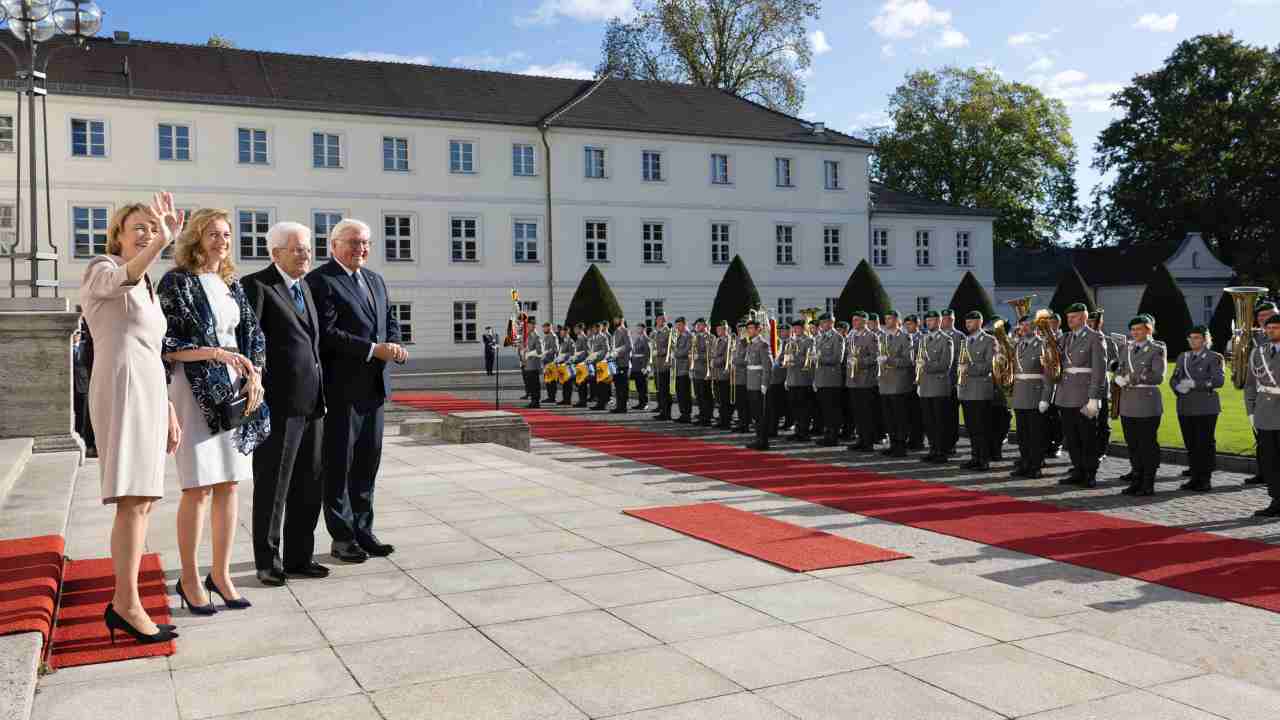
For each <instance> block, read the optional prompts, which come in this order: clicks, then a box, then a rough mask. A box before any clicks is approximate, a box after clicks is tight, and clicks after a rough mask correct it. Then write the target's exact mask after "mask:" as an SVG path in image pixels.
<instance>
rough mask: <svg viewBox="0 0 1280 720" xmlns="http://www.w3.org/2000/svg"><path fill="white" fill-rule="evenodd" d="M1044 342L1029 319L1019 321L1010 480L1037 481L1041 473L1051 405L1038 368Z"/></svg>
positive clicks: (1048, 387) (1046, 382)
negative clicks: (1014, 449) (1014, 440)
mask: <svg viewBox="0 0 1280 720" xmlns="http://www.w3.org/2000/svg"><path fill="white" fill-rule="evenodd" d="M1043 352H1044V339H1043V338H1041V337H1039V336H1038V335H1036V333H1035V332H1034V330H1033V329H1032V327H1031V316H1030V315H1023V316H1022V317H1020V318H1018V339H1017V342H1015V343H1014V345H1013V411H1014V413H1016V414H1017V416H1018V462H1017V463H1015V464H1014V466H1013V472H1011V473H1010V474H1009V477H1015V478H1018V477H1024V478H1039V477H1043V476H1044V473H1043V469H1044V447H1045V444H1044V424H1045V415H1046V414H1047V413H1048V411H1049V405H1050V404H1051V403H1052V402H1053V383H1051V382H1049V379H1048V378H1047V377H1046V376H1045V372H1044V366H1043V365H1041V364H1040V357H1041V353H1043Z"/></svg>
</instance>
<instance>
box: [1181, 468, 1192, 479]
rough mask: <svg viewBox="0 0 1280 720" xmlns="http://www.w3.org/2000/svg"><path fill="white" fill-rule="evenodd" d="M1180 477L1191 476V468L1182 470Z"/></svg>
mask: <svg viewBox="0 0 1280 720" xmlns="http://www.w3.org/2000/svg"><path fill="white" fill-rule="evenodd" d="M1182 477H1191V468H1187V469H1186V470H1183V471H1182Z"/></svg>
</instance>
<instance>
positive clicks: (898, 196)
mask: <svg viewBox="0 0 1280 720" xmlns="http://www.w3.org/2000/svg"><path fill="white" fill-rule="evenodd" d="M871 213H872V214H873V215H874V214H889V215H966V216H970V217H996V216H998V215H999V214H1000V211H999V210H990V209H987V208H971V207H964V206H962V205H950V204H947V203H944V202H940V201H938V200H930V199H928V198H924V197H920V196H919V195H912V194H910V193H905V192H902V191H901V190H894V189H892V188H889V187H885V186H884V185H882V184H880V183H877V182H873V183H871Z"/></svg>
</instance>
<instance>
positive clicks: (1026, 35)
mask: <svg viewBox="0 0 1280 720" xmlns="http://www.w3.org/2000/svg"><path fill="white" fill-rule="evenodd" d="M1051 37H1053V33H1051V32H1047V33H1040V32H1022V33H1018V34H1017V35H1010V36H1009V45H1010V47H1022V46H1024V45H1039V44H1040V43H1042V42H1044V41H1045V40H1048V39H1049V38H1051Z"/></svg>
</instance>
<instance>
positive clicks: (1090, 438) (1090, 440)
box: [1058, 407, 1098, 474]
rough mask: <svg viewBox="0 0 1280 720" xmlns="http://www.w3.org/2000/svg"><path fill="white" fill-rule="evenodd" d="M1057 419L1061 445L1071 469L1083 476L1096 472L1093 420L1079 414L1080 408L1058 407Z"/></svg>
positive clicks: (1095, 439)
mask: <svg viewBox="0 0 1280 720" xmlns="http://www.w3.org/2000/svg"><path fill="white" fill-rule="evenodd" d="M1058 417H1059V418H1060V419H1061V421H1062V444H1063V445H1064V446H1065V447H1066V448H1067V455H1069V456H1070V457H1071V467H1072V468H1074V469H1075V470H1076V471H1078V472H1080V473H1085V474H1092V473H1096V472H1098V450H1097V442H1098V433H1097V432H1096V431H1095V428H1094V424H1093V420H1090V419H1089V418H1088V417H1086V416H1085V415H1084V413H1082V412H1080V408H1069V407H1060V408H1058Z"/></svg>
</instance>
